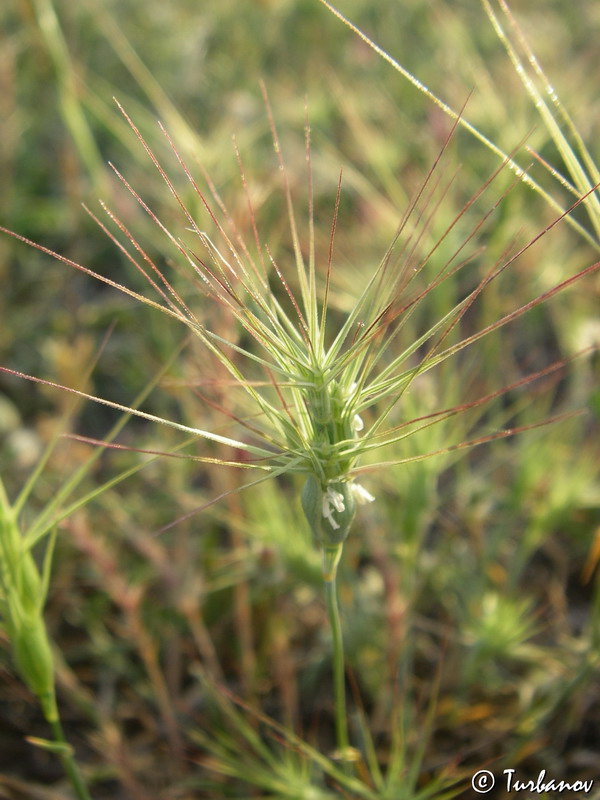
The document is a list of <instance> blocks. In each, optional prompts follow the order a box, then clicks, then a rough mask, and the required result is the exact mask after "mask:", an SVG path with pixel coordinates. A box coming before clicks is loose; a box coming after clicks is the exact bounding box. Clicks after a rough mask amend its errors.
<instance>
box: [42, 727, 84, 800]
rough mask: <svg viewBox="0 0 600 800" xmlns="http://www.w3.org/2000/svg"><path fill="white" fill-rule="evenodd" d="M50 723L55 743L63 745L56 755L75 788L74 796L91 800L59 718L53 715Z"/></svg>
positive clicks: (82, 799) (80, 799)
mask: <svg viewBox="0 0 600 800" xmlns="http://www.w3.org/2000/svg"><path fill="white" fill-rule="evenodd" d="M50 724H51V725H52V732H53V733H54V739H55V741H56V742H57V744H60V745H63V749H61V752H60V753H59V754H58V755H59V758H60V760H61V761H62V765H63V768H64V770H65V772H66V773H67V777H68V778H69V780H70V781H71V785H72V786H73V789H74V790H75V794H76V796H77V797H78V798H79V800H92V796H91V794H90V793H89V791H88V788H87V786H86V785H85V783H84V781H83V778H82V777H81V772H80V771H79V767H78V766H77V762H76V761H75V758H74V757H73V749H72V748H71V745H70V744H69V743H68V742H67V740H66V738H65V734H64V731H63V727H62V725H61V722H60V719H59V718H58V717H55V718H54V719H52V720H50Z"/></svg>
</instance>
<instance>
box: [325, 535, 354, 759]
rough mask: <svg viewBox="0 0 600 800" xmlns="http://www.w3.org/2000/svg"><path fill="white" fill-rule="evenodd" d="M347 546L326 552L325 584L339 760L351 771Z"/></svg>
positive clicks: (338, 546)
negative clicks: (343, 595)
mask: <svg viewBox="0 0 600 800" xmlns="http://www.w3.org/2000/svg"><path fill="white" fill-rule="evenodd" d="M343 548H344V545H343V543H341V542H340V544H338V545H337V546H336V547H332V548H326V549H324V550H323V583H324V586H325V599H326V601H327V617H328V619H329V626H330V628H331V643H332V648H333V664H332V666H333V699H334V715H335V734H336V742H337V756H338V758H339V759H340V760H341V761H342V762H343V763H344V766H345V768H346V769H347V770H348V766H349V765H348V763H347V762H348V761H350V760H352V759H351V755H352V751H351V748H350V739H349V736H348V715H347V711H346V662H345V656H344V637H343V634H342V622H341V619H340V610H339V606H338V598H337V580H336V579H337V570H338V564H339V562H340V558H341V556H342V551H343Z"/></svg>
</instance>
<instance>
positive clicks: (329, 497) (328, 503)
mask: <svg viewBox="0 0 600 800" xmlns="http://www.w3.org/2000/svg"><path fill="white" fill-rule="evenodd" d="M332 506H333V508H332ZM334 509H335V510H336V511H339V512H340V513H341V512H342V511H345V510H346V506H345V505H344V495H343V494H340V492H336V491H335V489H332V488H331V486H328V487H327V491H326V492H325V494H324V495H323V516H324V517H325V519H326V520H327V521H328V522H329V524H330V525H331V527H332V528H333V530H334V531H337V529H338V528H339V527H340V526H339V524H338V523H337V522H336V521H335V520H334V518H333V510H334Z"/></svg>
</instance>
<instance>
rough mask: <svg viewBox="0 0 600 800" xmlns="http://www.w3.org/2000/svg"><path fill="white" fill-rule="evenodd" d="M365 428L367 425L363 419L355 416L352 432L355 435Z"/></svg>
mask: <svg viewBox="0 0 600 800" xmlns="http://www.w3.org/2000/svg"><path fill="white" fill-rule="evenodd" d="M364 427H365V423H364V422H363V421H362V417H360V416H359V415H358V414H355V415H354V417H353V418H352V430H353V431H354V433H360V431H362V429H363V428H364Z"/></svg>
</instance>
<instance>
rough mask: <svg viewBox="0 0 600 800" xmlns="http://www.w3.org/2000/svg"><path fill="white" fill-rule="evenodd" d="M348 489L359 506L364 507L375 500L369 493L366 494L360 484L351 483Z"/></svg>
mask: <svg viewBox="0 0 600 800" xmlns="http://www.w3.org/2000/svg"><path fill="white" fill-rule="evenodd" d="M350 488H351V489H352V493H353V494H354V497H355V499H356V502H357V503H360V505H361V506H364V505H366V503H372V502H373V501H374V500H375V498H374V497H373V495H372V494H371V492H368V491H367V490H366V489H365V487H364V486H361V485H360V483H351V484H350Z"/></svg>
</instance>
